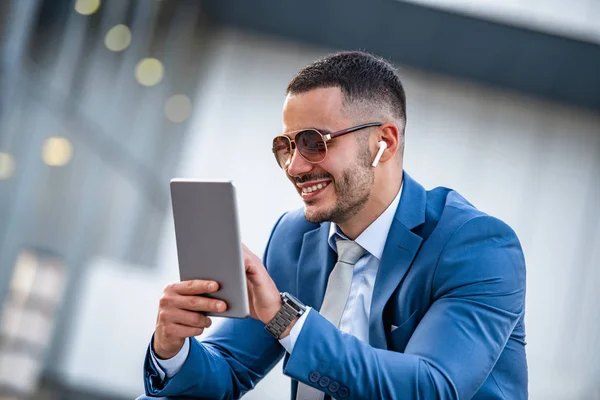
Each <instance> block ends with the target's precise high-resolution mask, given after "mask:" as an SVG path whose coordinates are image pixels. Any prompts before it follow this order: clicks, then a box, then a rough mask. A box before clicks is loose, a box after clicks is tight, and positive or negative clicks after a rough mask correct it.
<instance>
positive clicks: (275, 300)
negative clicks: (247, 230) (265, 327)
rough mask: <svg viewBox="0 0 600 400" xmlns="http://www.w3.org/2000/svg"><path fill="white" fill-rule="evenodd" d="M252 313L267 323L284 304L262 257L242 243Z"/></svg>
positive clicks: (253, 316) (255, 317) (254, 316)
mask: <svg viewBox="0 0 600 400" xmlns="http://www.w3.org/2000/svg"><path fill="white" fill-rule="evenodd" d="M242 250H243V253H244V264H245V266H246V280H247V282H248V302H249V304H250V315H251V316H252V318H254V319H258V320H260V321H262V322H263V323H265V324H268V323H269V322H271V320H272V319H273V318H275V315H276V314H277V312H278V311H279V309H280V308H281V305H282V304H283V303H282V301H281V296H280V295H279V290H277V286H275V282H273V279H271V277H270V276H269V273H268V272H267V269H266V268H265V266H264V265H263V264H262V262H261V261H260V259H259V258H258V257H257V256H256V255H255V254H254V253H252V252H251V251H250V250H249V249H248V248H247V247H246V246H245V245H244V244H242Z"/></svg>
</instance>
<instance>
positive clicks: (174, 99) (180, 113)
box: [165, 94, 193, 123]
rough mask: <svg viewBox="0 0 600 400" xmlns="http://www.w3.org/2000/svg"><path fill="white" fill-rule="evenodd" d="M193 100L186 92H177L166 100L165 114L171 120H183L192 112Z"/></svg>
mask: <svg viewBox="0 0 600 400" xmlns="http://www.w3.org/2000/svg"><path fill="white" fill-rule="evenodd" d="M192 108H193V106H192V101H191V100H190V98H189V97H187V96H186V95H184V94H176V95H173V96H171V97H169V99H168V100H167V101H166V102H165V115H166V116H167V118H168V119H169V121H171V122H175V123H178V122H183V121H185V120H186V119H188V118H189V117H190V115H191V114H192Z"/></svg>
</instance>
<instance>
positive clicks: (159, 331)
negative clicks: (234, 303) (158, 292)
mask: <svg viewBox="0 0 600 400" xmlns="http://www.w3.org/2000/svg"><path fill="white" fill-rule="evenodd" d="M217 290H219V285H218V284H217V282H214V281H204V280H192V281H184V282H178V283H173V284H170V285H168V286H167V287H166V288H165V289H164V291H163V294H162V296H161V298H160V301H159V306H158V318H157V319H156V330H155V332H154V341H153V343H152V346H153V349H154V353H155V354H156V355H157V356H158V357H159V358H162V359H169V358H171V357H173V356H175V355H176V354H177V353H178V352H179V350H181V348H182V347H183V344H184V343H185V340H186V339H187V338H188V337H190V336H198V335H201V334H202V332H203V331H204V328H208V327H209V326H210V325H211V323H212V321H211V320H210V318H209V317H207V316H206V315H203V314H202V312H208V311H212V312H223V311H225V310H226V309H227V305H226V304H225V302H223V301H221V300H216V299H211V298H208V297H204V296H200V295H202V294H205V293H214V292H216V291H217Z"/></svg>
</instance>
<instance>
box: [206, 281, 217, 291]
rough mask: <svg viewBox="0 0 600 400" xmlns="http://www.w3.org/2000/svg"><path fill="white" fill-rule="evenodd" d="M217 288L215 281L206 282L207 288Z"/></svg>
mask: <svg viewBox="0 0 600 400" xmlns="http://www.w3.org/2000/svg"><path fill="white" fill-rule="evenodd" d="M216 288H217V284H216V283H214V282H213V283H209V284H208V290H215V289H216Z"/></svg>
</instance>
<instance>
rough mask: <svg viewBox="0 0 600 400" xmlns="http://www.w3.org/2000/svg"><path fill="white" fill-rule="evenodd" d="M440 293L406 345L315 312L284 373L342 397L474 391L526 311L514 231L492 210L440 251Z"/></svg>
mask: <svg viewBox="0 0 600 400" xmlns="http://www.w3.org/2000/svg"><path fill="white" fill-rule="evenodd" d="M432 298H433V303H432V305H431V307H430V308H429V310H428V311H427V312H426V313H425V315H424V316H423V319H422V320H421V321H420V323H419V325H418V326H417V328H416V330H415V332H414V333H413V335H412V336H411V338H410V340H409V342H408V344H407V346H406V349H405V352H404V353H398V352H392V351H387V350H381V349H375V348H373V347H371V346H369V345H368V344H366V343H363V342H361V341H359V340H358V339H356V338H355V337H353V336H351V335H348V334H345V333H343V332H340V331H338V330H337V329H336V328H335V327H334V326H333V325H332V324H331V323H329V322H328V321H327V320H326V319H325V318H323V317H322V316H321V315H320V314H318V313H316V312H313V313H310V315H309V316H308V318H307V320H306V322H305V325H304V327H303V329H302V332H301V333H300V335H299V337H298V341H297V342H296V346H295V349H301V351H294V352H292V354H291V356H290V358H289V361H288V363H287V365H286V367H285V369H284V373H285V374H287V375H289V376H290V377H292V378H294V379H297V380H299V381H302V382H304V383H306V384H308V385H311V386H313V387H316V388H318V389H320V390H325V391H326V393H328V394H329V395H331V396H333V397H336V398H339V397H348V398H352V399H376V398H379V399H399V398H402V399H436V398H437V399H459V398H460V399H469V398H471V397H472V396H473V395H474V394H475V393H476V392H477V390H478V389H479V387H480V386H481V385H482V383H483V382H484V381H485V379H486V378H487V376H488V375H489V373H490V372H491V370H492V368H493V367H494V365H495V363H496V361H497V359H498V358H499V356H500V354H501V353H502V350H503V348H504V346H505V344H506V342H507V341H508V339H509V336H510V335H511V332H512V331H513V329H514V327H515V325H516V324H517V322H518V320H519V319H520V318H521V316H522V315H523V312H524V302H525V262H524V259H523V254H522V250H521V247H520V244H519V241H518V239H517V237H516V235H515V234H514V232H513V231H512V230H511V229H510V228H509V227H508V226H507V225H505V224H504V223H502V222H501V221H499V220H497V219H494V218H492V217H488V216H480V217H475V218H472V219H471V220H469V221H467V222H465V223H464V224H463V225H462V226H460V227H459V228H458V229H457V230H456V231H455V232H454V233H453V234H452V236H451V238H450V239H449V241H448V243H447V244H446V246H445V248H444V250H443V251H442V253H441V255H440V258H439V261H438V265H437V267H436V271H435V275H434V282H433V288H432ZM322 377H327V378H326V379H325V381H323V379H322ZM325 383H326V384H329V385H326V384H325ZM331 383H335V384H334V385H332V384H331ZM330 388H334V389H335V391H336V392H337V393H334V392H331V391H330V390H329V389H330Z"/></svg>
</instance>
